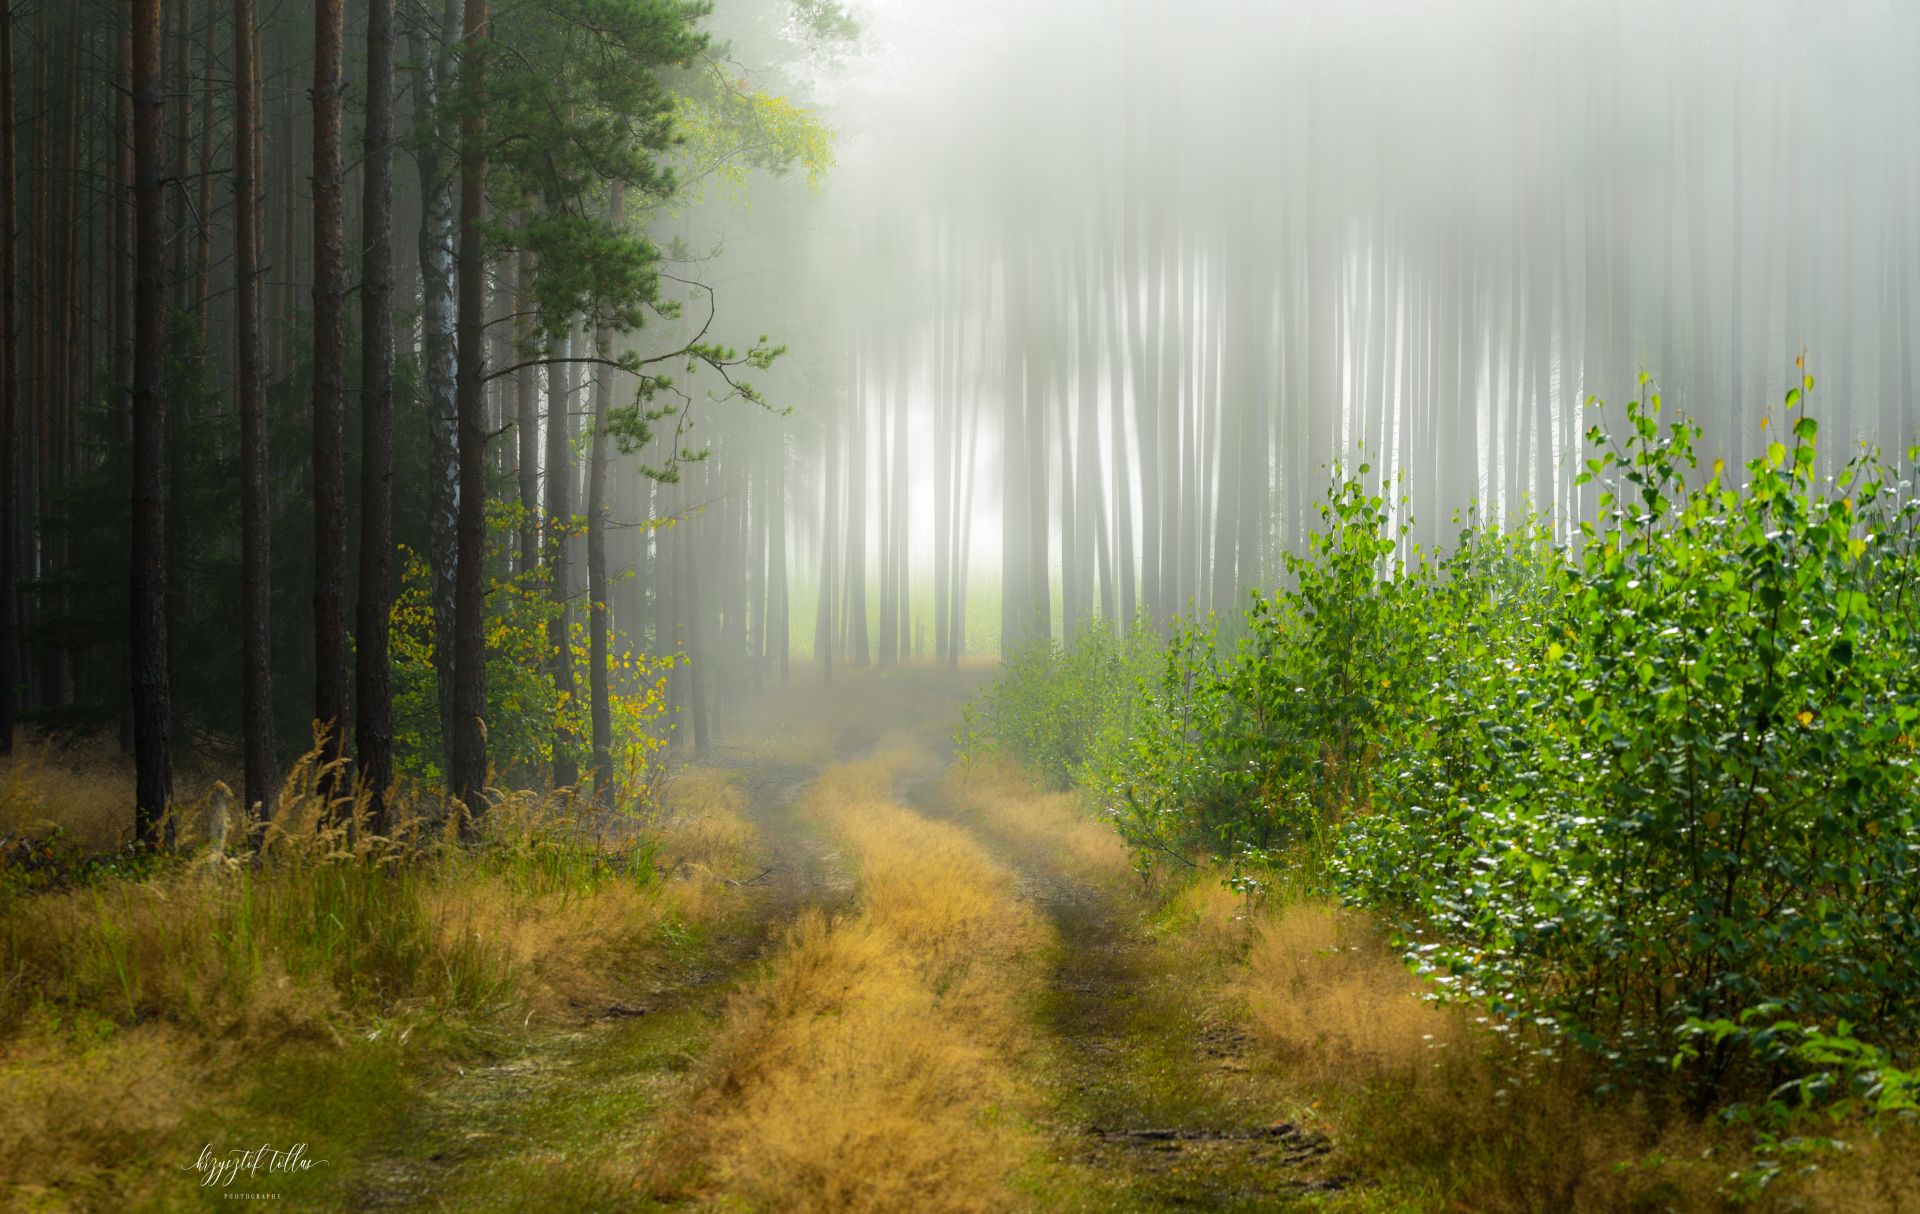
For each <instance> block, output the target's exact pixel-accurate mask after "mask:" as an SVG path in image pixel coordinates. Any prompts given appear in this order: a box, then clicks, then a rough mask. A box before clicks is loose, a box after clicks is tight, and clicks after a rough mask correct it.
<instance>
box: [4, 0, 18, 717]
mask: <svg viewBox="0 0 1920 1214" xmlns="http://www.w3.org/2000/svg"><path fill="white" fill-rule="evenodd" d="M13 132H14V115H13V6H12V5H11V4H0V754H12V753H13V712H14V684H15V683H16V682H17V681H18V678H19V672H18V669H17V665H18V663H17V662H16V660H15V650H16V646H18V645H19V643H20V633H19V617H18V614H17V613H16V611H15V609H14V583H15V580H16V579H15V572H14V552H15V547H14V545H15V543H16V540H17V537H18V535H19V528H20V521H19V516H18V510H19V504H20V489H19V484H18V468H19V451H18V449H17V447H16V445H15V442H14V426H15V424H16V423H15V416H16V414H17V412H18V410H17V409H16V407H15V402H16V401H17V400H18V395H17V394H18V392H19V385H20V370H19V357H20V356H19V349H20V344H19V342H18V341H17V340H16V339H17V336H18V334H17V333H16V331H15V329H14V321H15V314H14V298H15V297H14V291H15V286H14V284H15V283H16V282H18V281H19V276H20V257H19V250H18V248H17V247H16V242H15V235H16V233H17V232H18V230H19V209H18V196H17V195H16V193H15V180H14V164H15V161H14V152H15V148H14V133H13Z"/></svg>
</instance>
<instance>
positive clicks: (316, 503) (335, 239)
mask: <svg viewBox="0 0 1920 1214" xmlns="http://www.w3.org/2000/svg"><path fill="white" fill-rule="evenodd" d="M313 38H314V48H313V681H314V687H313V715H314V719H315V720H317V721H318V722H319V723H320V725H321V726H322V727H324V728H325V729H327V730H328V731H329V732H328V741H327V750H326V753H327V756H328V757H329V758H331V757H333V756H336V755H341V754H344V753H345V751H346V736H345V731H346V728H347V712H348V707H347V703H348V691H347V671H348V668H349V666H348V657H347V460H346V361H347V348H346V335H347V324H346V320H347V317H346V307H347V283H346V199H345V191H344V188H343V185H344V183H343V181H342V176H343V172H342V169H341V150H340V93H341V90H342V89H343V88H344V87H345V85H344V81H343V79H342V75H343V71H344V64H345V60H346V47H345V41H346V39H345V10H344V8H343V5H342V0H314V8H313Z"/></svg>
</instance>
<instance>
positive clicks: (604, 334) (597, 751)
mask: <svg viewBox="0 0 1920 1214" xmlns="http://www.w3.org/2000/svg"><path fill="white" fill-rule="evenodd" d="M607 220H608V222H609V223H610V224H611V225H612V226H613V228H614V230H615V231H618V230H619V229H620V227H621V225H623V224H624V223H625V222H626V183H625V182H623V181H620V180H619V179H617V178H616V179H615V180H614V182H613V184H612V185H611V186H610V187H609V188H608V192H607ZM594 353H595V354H597V355H599V356H600V357H601V358H612V357H613V329H612V328H611V327H610V326H608V325H606V324H602V325H601V326H600V328H599V331H598V332H597V333H596V334H595V335H594ZM612 413H613V368H611V367H605V366H603V367H601V368H599V373H598V374H597V375H596V376H595V377H594V381H593V439H592V450H591V453H590V456H589V459H590V463H589V465H588V471H587V657H588V661H589V662H590V663H591V668H590V669H589V670H588V672H587V686H588V694H589V695H590V696H591V698H592V704H591V705H590V709H591V712H592V716H593V796H594V799H595V800H596V801H597V802H599V803H600V804H602V805H610V804H611V803H612V802H611V797H612V792H613V706H612V704H611V703H609V701H608V688H607V657H608V648H609V647H608V637H607V424H608V422H609V421H610V420H611V416H612Z"/></svg>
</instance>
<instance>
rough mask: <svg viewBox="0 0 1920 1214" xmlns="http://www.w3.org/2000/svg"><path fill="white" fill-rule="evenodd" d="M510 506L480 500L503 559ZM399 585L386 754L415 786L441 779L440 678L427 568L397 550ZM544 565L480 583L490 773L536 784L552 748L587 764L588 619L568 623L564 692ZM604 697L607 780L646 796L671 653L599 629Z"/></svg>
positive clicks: (494, 551)
mask: <svg viewBox="0 0 1920 1214" xmlns="http://www.w3.org/2000/svg"><path fill="white" fill-rule="evenodd" d="M519 509H520V508H519V506H518V504H495V505H493V506H492V507H491V508H490V510H489V517H488V543H489V545H490V550H491V555H492V556H493V558H494V559H493V560H492V561H491V562H490V564H489V568H490V569H500V568H503V567H504V566H505V564H506V556H507V553H508V551H509V550H510V549H511V548H512V546H513V543H514V535H515V528H516V527H517V526H518V523H519V513H518V512H519ZM402 555H403V562H402V573H401V585H400V593H399V594H398V595H396V596H395V598H394V603H393V610H392V621H393V632H392V647H393V700H394V719H395V725H396V728H395V733H394V738H395V747H394V750H395V755H396V759H397V760H398V767H399V771H400V774H401V775H402V776H404V777H406V778H408V779H411V780H414V781H416V782H418V783H419V784H421V785H422V786H434V785H438V784H439V783H441V782H442V778H441V772H440V758H441V754H442V748H441V737H440V709H439V703H440V700H439V677H438V674H437V673H436V671H435V669H434V664H433V658H434V653H433V640H434V635H433V633H434V629H433V586H432V575H431V573H430V571H429V570H428V568H427V566H426V563H425V562H424V561H422V560H421V559H420V558H419V556H417V555H416V554H413V553H410V552H404V553H403V554H402ZM550 577H551V574H550V571H549V570H548V569H547V568H545V567H544V566H543V567H542V568H539V569H535V570H529V571H527V572H524V573H515V574H492V575H490V580H489V584H488V587H487V600H486V601H487V620H486V642H487V718H486V724H487V743H488V751H489V754H490V755H491V758H492V761H493V763H494V764H495V766H496V769H497V770H496V772H495V776H494V782H496V783H500V784H519V785H529V784H531V785H537V784H538V783H539V781H540V780H541V779H542V778H543V775H544V772H545V771H546V770H547V768H548V767H549V765H550V764H551V763H552V761H553V753H554V748H555V747H556V746H563V747H567V748H568V749H570V750H571V751H572V756H571V757H572V759H573V763H574V766H575V768H576V769H577V770H579V771H581V772H583V773H590V772H591V771H592V769H593V753H592V746H593V729H592V724H591V721H590V720H589V717H588V713H589V711H590V708H591V705H590V704H589V702H588V698H587V676H588V671H589V670H590V669H591V657H590V656H589V652H588V644H587V630H586V625H585V624H584V623H583V622H582V621H581V620H580V619H578V618H575V619H573V620H571V621H570V622H569V629H568V635H569V643H570V644H571V645H572V646H573V664H574V671H575V688H574V694H572V695H570V696H569V695H563V694H562V693H561V691H560V689H559V687H558V686H556V685H555V683H554V680H553V676H552V674H551V672H550V669H549V666H548V660H549V655H550V651H549V649H548V644H547V625H548V622H549V621H550V620H551V619H552V618H553V616H554V613H555V612H557V611H558V610H559V608H558V607H557V606H556V605H555V604H554V601H553V595H552V592H551V588H550V581H549V579H550ZM575 614H576V616H577V615H578V614H579V613H577V612H576V613H575ZM608 641H609V644H608V649H609V658H608V706H609V708H610V710H611V713H612V717H613V732H612V737H613V742H614V764H613V766H614V783H615V785H616V787H617V788H618V789H619V790H620V793H621V796H622V798H626V797H629V796H632V797H638V798H639V799H640V800H642V801H646V800H650V799H651V795H652V793H653V791H654V785H655V783H656V781H657V779H658V776H659V774H660V768H659V764H658V763H657V762H656V758H657V756H658V755H659V752H660V751H661V749H662V748H663V747H664V746H665V745H666V742H667V732H666V726H665V718H666V715H667V695H666V692H667V672H668V671H669V670H671V669H672V667H673V665H674V663H675V661H676V660H677V659H676V658H675V657H674V656H672V655H667V656H662V657H652V656H647V655H643V654H635V653H633V652H632V651H631V650H630V649H628V648H627V646H626V643H625V642H626V638H625V637H624V636H622V635H621V634H620V633H619V632H618V631H617V630H610V635H609V637H608Z"/></svg>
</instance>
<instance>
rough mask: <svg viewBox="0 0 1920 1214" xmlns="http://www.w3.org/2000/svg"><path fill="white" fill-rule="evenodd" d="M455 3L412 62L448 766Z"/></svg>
mask: <svg viewBox="0 0 1920 1214" xmlns="http://www.w3.org/2000/svg"><path fill="white" fill-rule="evenodd" d="M460 4H461V0H445V2H444V6H443V8H442V9H441V12H440V28H439V30H437V31H431V30H429V29H428V28H427V24H426V22H425V21H424V20H420V19H416V20H415V21H414V22H413V24H412V25H411V27H410V29H409V39H410V42H411V47H412V52H413V53H412V59H413V121H414V126H415V130H416V134H417V137H416V138H415V140H414V145H415V146H414V153H413V155H414V163H415V166H416V168H417V169H418V171H419V183H420V198H421V203H420V234H419V256H420V354H421V360H420V361H421V366H420V378H421V389H422V391H421V397H422V399H423V400H424V401H425V403H426V409H427V563H428V565H429V566H430V567H431V569H432V578H433V589H432V599H433V668H434V677H435V680H436V682H437V686H438V691H439V708H440V740H441V747H442V751H441V756H442V760H443V762H444V763H445V764H446V770H447V771H449V772H451V771H452V770H453V739H454V735H455V733H456V730H455V727H454V712H453V701H454V695H453V650H454V615H455V611H454V598H455V581H456V578H455V569H456V567H457V566H458V564H459V539H458V535H457V531H458V519H459V512H460V468H459V453H458V450H457V448H458V444H459V440H458V425H457V417H458V406H457V404H456V403H455V392H454V380H455V377H456V369H455V362H456V348H455V347H456V338H455V333H454V298H453V297H454V261H453V242H454V237H453V229H454V205H453V202H454V200H453V182H452V180H451V177H450V175H448V174H447V173H446V172H445V166H444V165H443V163H442V160H441V156H440V146H441V143H442V137H443V134H444V132H443V130H442V127H443V126H444V122H445V120H444V118H443V116H442V115H443V111H442V102H443V99H444V97H445V95H446V90H447V88H448V87H449V86H450V84H451V81H452V76H453V62H454V61H453V56H452V54H451V52H450V51H445V50H436V49H435V47H436V45H437V46H441V47H446V46H451V45H452V43H453V41H454V39H455V38H456V37H457V36H458V34H459V32H460V23H461V10H460Z"/></svg>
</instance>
